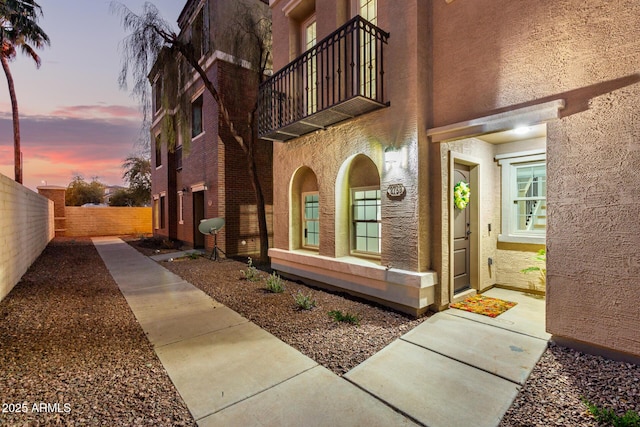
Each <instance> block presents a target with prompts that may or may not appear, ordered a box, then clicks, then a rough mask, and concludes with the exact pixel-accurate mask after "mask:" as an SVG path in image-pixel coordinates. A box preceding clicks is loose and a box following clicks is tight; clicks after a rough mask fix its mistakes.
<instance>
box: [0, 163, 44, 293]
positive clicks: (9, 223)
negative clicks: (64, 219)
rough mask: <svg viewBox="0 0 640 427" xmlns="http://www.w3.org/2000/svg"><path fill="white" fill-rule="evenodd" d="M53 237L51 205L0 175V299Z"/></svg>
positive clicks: (41, 197) (39, 196)
mask: <svg viewBox="0 0 640 427" xmlns="http://www.w3.org/2000/svg"><path fill="white" fill-rule="evenodd" d="M54 234H55V230H54V225H53V202H52V201H51V200H49V199H47V198H46V197H44V196H41V195H39V194H37V193H35V192H33V191H31V190H29V189H28V188H26V187H24V186H22V185H20V184H18V183H16V182H15V181H14V180H12V179H10V178H7V177H6V176H4V175H2V174H0V300H2V299H3V298H4V297H5V296H7V294H8V293H9V292H11V289H13V287H14V286H15V285H16V283H18V281H20V278H21V277H22V275H23V274H24V273H25V272H26V271H27V269H28V268H29V267H30V266H31V264H33V262H34V261H35V260H36V258H38V256H39V255H40V254H41V253H42V251H43V250H44V248H45V247H46V246H47V244H48V243H49V242H50V241H51V239H53V237H54Z"/></svg>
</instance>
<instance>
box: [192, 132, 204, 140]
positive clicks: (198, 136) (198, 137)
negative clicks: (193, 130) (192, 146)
mask: <svg viewBox="0 0 640 427" xmlns="http://www.w3.org/2000/svg"><path fill="white" fill-rule="evenodd" d="M204 133H205V132H204V131H202V132H200V133H199V134H197V135H196V136H192V137H191V142H196V141H197V140H199V139H200V138H202V137H204Z"/></svg>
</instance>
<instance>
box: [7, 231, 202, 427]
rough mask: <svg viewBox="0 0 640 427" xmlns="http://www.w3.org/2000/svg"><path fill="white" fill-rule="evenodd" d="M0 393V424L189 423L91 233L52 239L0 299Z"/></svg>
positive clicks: (182, 403) (184, 409) (169, 381)
mask: <svg viewBox="0 0 640 427" xmlns="http://www.w3.org/2000/svg"><path fill="white" fill-rule="evenodd" d="M0 398H1V399H0V400H1V403H2V413H0V425H15V426H39V425H77V426H91V425H94V426H97V425H104V426H124V425H126V426H131V425H145V426H149V425H156V426H160V425H162V426H180V425H195V422H194V420H193V418H192V417H191V414H190V413H189V411H188V409H187V407H186V405H185V404H184V401H183V400H182V398H181V397H180V395H179V394H178V392H177V391H176V389H175V387H174V386H173V383H172V382H171V380H170V379H169V377H168V376H167V374H166V372H165V370H164V368H163V366H162V364H161V363H160V360H159V359H158V358H157V357H156V354H155V352H154V350H153V347H152V346H151V344H150V343H149V341H148V340H147V338H146V336H145V335H144V333H143V331H142V329H141V327H140V325H139V324H138V323H137V321H136V319H135V317H134V316H133V313H132V312H131V310H130V309H129V305H128V304H127V302H126V300H125V299H124V297H123V296H122V294H121V293H120V290H119V289H118V286H117V284H116V283H115V282H114V281H113V279H112V278H111V275H110V274H109V272H108V271H107V269H106V267H105V265H104V264H103V262H102V258H100V255H98V253H97V251H96V249H95V247H94V246H93V244H92V243H91V241H90V240H88V239H81V240H78V241H61V240H60V239H56V240H54V241H53V242H52V243H50V244H49V246H48V247H47V248H46V249H45V251H44V252H43V253H42V255H41V256H40V257H39V258H38V259H37V260H36V262H35V263H34V264H33V265H32V266H31V268H30V269H29V270H28V271H27V273H26V274H25V275H24V276H23V277H22V280H21V281H20V282H19V283H18V284H17V285H16V287H15V288H14V289H13V290H12V291H11V293H10V294H9V295H8V296H7V297H5V298H4V299H3V300H2V302H0ZM43 404H44V405H43ZM34 405H35V406H34ZM18 411H20V412H18Z"/></svg>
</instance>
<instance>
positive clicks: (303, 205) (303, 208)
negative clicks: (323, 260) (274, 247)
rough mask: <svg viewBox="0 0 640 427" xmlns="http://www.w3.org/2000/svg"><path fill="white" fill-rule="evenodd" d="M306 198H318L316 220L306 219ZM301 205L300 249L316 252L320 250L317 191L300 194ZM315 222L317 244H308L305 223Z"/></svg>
mask: <svg viewBox="0 0 640 427" xmlns="http://www.w3.org/2000/svg"><path fill="white" fill-rule="evenodd" d="M308 196H317V197H318V206H317V211H318V212H317V217H316V218H307V215H306V212H307V204H306V199H307V197H308ZM300 197H301V204H300V210H301V212H300V220H301V221H300V233H301V236H300V237H301V245H300V246H301V247H303V248H305V249H312V250H316V251H317V250H318V249H319V248H320V193H319V192H318V191H306V192H303V193H302V194H301V196H300ZM311 221H313V222H315V223H316V226H317V230H318V232H317V233H316V234H317V235H318V244H317V245H314V244H309V243H308V242H307V235H308V233H307V222H311Z"/></svg>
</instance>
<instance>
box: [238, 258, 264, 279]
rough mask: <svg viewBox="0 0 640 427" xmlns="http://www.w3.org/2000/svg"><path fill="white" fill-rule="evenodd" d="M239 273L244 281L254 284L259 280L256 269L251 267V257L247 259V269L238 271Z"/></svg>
mask: <svg viewBox="0 0 640 427" xmlns="http://www.w3.org/2000/svg"><path fill="white" fill-rule="evenodd" d="M240 273H242V277H244V278H245V280H249V281H250V282H255V281H256V280H258V279H260V275H259V274H258V269H257V268H255V267H254V266H253V260H252V259H251V257H249V261H247V269H246V270H240Z"/></svg>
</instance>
